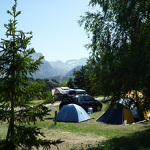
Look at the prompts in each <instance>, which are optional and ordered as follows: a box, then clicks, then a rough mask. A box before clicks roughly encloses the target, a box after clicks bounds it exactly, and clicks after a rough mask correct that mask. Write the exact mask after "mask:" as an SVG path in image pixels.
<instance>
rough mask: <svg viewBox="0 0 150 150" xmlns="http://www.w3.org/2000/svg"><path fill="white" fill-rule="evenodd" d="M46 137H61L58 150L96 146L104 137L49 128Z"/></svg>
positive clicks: (55, 138)
mask: <svg viewBox="0 0 150 150" xmlns="http://www.w3.org/2000/svg"><path fill="white" fill-rule="evenodd" d="M45 136H46V137H50V139H51V140H57V139H61V140H63V141H64V142H63V143H62V144H59V145H58V148H59V150H71V149H72V150H78V149H81V147H83V149H86V148H88V147H89V145H90V147H91V146H93V147H94V146H97V145H98V144H99V143H100V142H103V141H105V140H106V139H105V138H104V137H102V136H98V135H94V134H91V133H72V132H62V131H58V130H56V131H55V130H51V131H50V132H49V133H46V134H45ZM51 149H52V150H57V148H56V147H55V146H52V148H51Z"/></svg>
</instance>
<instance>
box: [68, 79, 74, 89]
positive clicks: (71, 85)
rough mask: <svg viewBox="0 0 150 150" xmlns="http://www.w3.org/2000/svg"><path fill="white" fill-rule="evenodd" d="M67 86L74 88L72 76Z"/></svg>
mask: <svg viewBox="0 0 150 150" xmlns="http://www.w3.org/2000/svg"><path fill="white" fill-rule="evenodd" d="M67 86H68V87H69V88H72V89H73V88H74V83H73V80H72V78H71V77H70V78H69V81H68V82H67Z"/></svg>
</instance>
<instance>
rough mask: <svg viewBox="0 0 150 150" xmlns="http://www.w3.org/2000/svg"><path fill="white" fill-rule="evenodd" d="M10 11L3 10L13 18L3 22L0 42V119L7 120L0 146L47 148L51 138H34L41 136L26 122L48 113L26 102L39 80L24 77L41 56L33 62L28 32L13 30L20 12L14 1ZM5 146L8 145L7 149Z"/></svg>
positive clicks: (34, 93) (35, 94)
mask: <svg viewBox="0 0 150 150" xmlns="http://www.w3.org/2000/svg"><path fill="white" fill-rule="evenodd" d="M14 2H15V4H14V6H13V7H12V11H7V13H8V14H10V15H11V16H12V18H13V19H10V20H9V23H8V24H5V27H6V29H7V31H6V37H7V38H6V39H1V42H0V54H1V55H0V78H1V79H0V83H1V84H0V120H1V121H2V122H5V121H7V122H8V124H9V126H8V131H7V136H6V139H5V140H4V141H2V143H3V144H0V145H1V147H3V148H1V149H11V150H15V149H17V148H18V147H20V148H21V149H26V148H28V149H31V147H32V146H36V148H38V147H39V146H40V145H42V144H44V143H45V145H47V146H48V147H49V145H50V144H51V141H48V140H46V141H45V140H44V141H43V140H42V139H40V138H37V135H42V133H41V132H40V131H39V129H38V128H35V127H28V126H27V124H31V123H32V122H33V123H35V122H36V121H37V120H38V119H40V120H42V119H43V117H44V116H45V115H47V114H48V113H49V110H48V108H47V107H45V106H44V104H45V103H46V102H44V103H43V104H40V105H37V106H34V107H29V106H28V103H29V102H30V101H31V100H33V99H34V98H35V97H38V96H39V95H40V94H41V90H42V85H43V82H42V81H41V80H38V81H33V80H32V79H29V78H28V75H31V76H32V74H33V73H35V72H36V71H38V67H39V65H40V64H42V59H43V57H39V59H37V60H36V61H34V60H33V59H32V57H31V54H32V53H34V52H35V50H34V49H33V48H27V46H28V45H29V44H30V41H31V38H32V32H27V33H24V32H23V31H21V30H17V27H16V25H17V20H16V17H17V16H18V15H20V14H21V12H20V11H19V12H17V11H16V8H17V0H14ZM8 146H9V148H8Z"/></svg>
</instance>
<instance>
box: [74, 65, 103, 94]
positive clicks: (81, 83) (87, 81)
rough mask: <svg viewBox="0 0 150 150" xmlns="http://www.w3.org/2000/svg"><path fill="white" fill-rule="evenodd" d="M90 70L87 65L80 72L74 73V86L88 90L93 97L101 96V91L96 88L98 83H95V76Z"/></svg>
mask: <svg viewBox="0 0 150 150" xmlns="http://www.w3.org/2000/svg"><path fill="white" fill-rule="evenodd" d="M89 70H90V68H89V65H87V66H82V67H81V69H80V70H78V71H74V73H73V75H74V76H75V77H74V86H75V87H77V88H80V89H84V90H86V91H87V93H88V94H91V95H97V94H100V91H98V89H97V88H96V86H95V85H96V82H95V81H94V82H93V80H95V78H94V75H93V73H92V72H90V71H89Z"/></svg>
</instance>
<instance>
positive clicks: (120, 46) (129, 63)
mask: <svg viewBox="0 0 150 150" xmlns="http://www.w3.org/2000/svg"><path fill="white" fill-rule="evenodd" d="M149 3H150V1H149V0H143V1H139V0H135V1H132V0H126V1H122V0H119V1H114V0H113V1H112V0H108V1H98V0H91V1H90V5H91V6H92V7H94V6H97V8H99V10H97V11H96V12H92V13H91V12H86V14H85V16H82V17H81V20H80V21H79V24H80V25H84V28H85V30H86V32H87V33H88V36H89V37H90V38H91V41H92V42H91V43H90V44H89V45H87V48H88V49H90V50H91V57H90V59H89V64H88V66H89V68H90V69H89V72H90V74H91V75H92V76H94V79H91V78H92V76H91V77H90V79H91V80H93V81H92V82H93V83H94V82H96V86H97V88H98V89H99V91H101V92H102V93H103V94H104V95H106V96H108V95H111V96H113V97H114V98H115V99H118V98H120V96H121V95H122V94H125V93H126V92H127V91H129V90H132V89H135V90H141V91H143V92H144V93H145V94H146V95H147V96H150V92H149V91H150V87H149V84H150V70H149V66H150V61H149V60H150V51H149V48H150V30H149V29H150V17H149V16H150V11H149V10H150V5H149Z"/></svg>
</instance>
